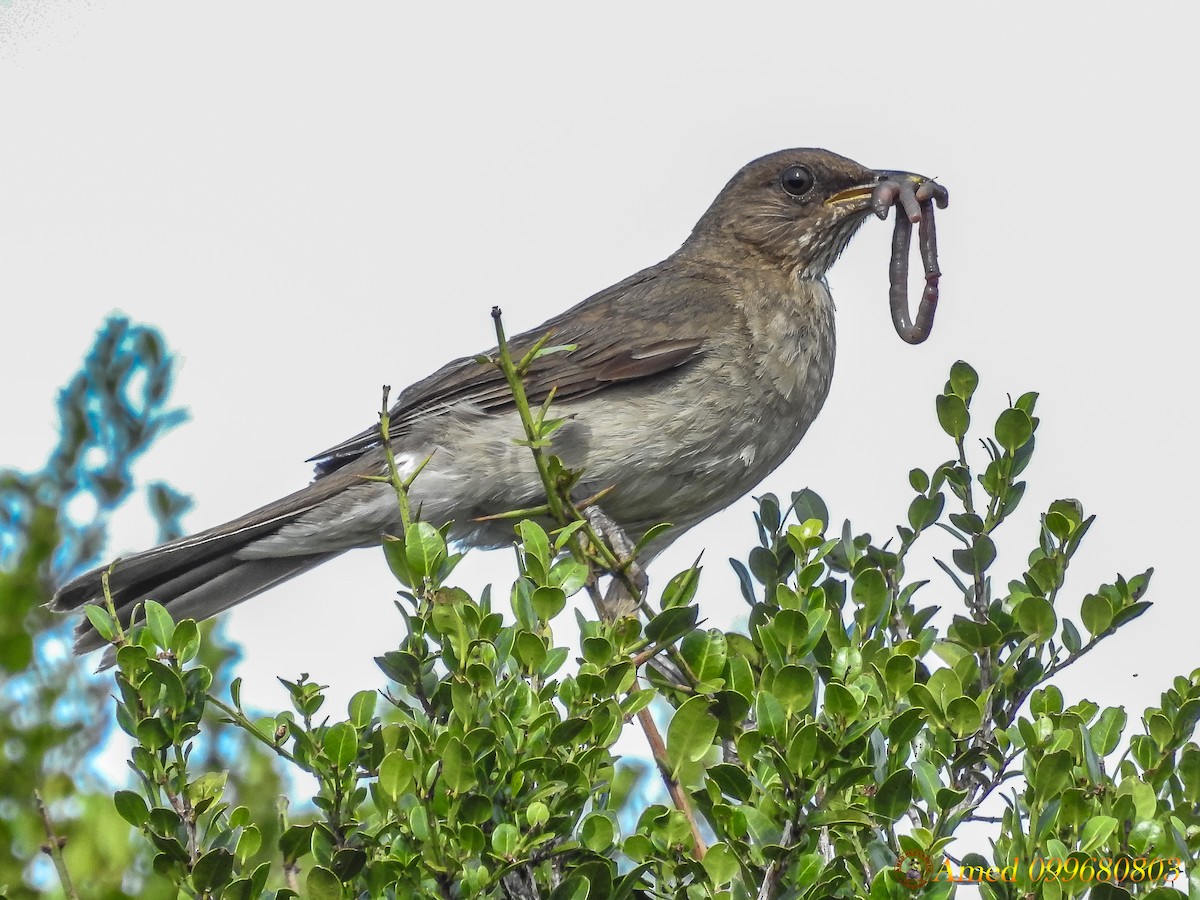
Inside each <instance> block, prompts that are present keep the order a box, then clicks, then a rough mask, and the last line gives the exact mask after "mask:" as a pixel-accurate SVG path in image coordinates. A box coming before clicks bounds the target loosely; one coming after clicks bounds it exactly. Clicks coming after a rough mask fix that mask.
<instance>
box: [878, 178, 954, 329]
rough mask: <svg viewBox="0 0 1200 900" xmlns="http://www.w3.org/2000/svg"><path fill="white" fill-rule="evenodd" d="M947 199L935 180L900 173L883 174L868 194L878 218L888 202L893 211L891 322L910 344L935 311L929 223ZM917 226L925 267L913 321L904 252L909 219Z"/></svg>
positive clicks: (934, 254)
mask: <svg viewBox="0 0 1200 900" xmlns="http://www.w3.org/2000/svg"><path fill="white" fill-rule="evenodd" d="M949 202H950V194H949V192H948V191H947V190H946V189H945V188H944V187H942V186H941V185H940V184H938V183H937V182H936V181H930V180H929V179H923V178H920V177H919V176H907V177H901V178H900V179H899V180H894V179H892V178H891V177H884V178H883V179H882V180H881V181H880V182H879V184H878V185H876V187H875V190H874V192H873V193H872V194H871V209H872V211H873V212H874V213H875V215H877V216H879V218H881V219H886V218H887V215H888V210H890V209H891V208H892V206H898V207H900V209H899V210H897V211H896V228H895V231H893V232H892V258H891V262H890V263H889V264H888V281H889V284H890V288H889V291H888V298H889V300H890V302H891V308H892V324H893V325H895V326H896V333H897V334H898V335H900V337H901V338H903V339H904V340H905V341H907V342H908V343H910V344H919V343H921V342H922V341H924V340H925V339H926V338H927V337H929V333H930V332H931V331H932V330H933V316H934V313H936V312H937V302H938V279H939V278H940V277H941V274H942V273H941V272H940V271H938V261H937V232H936V230H935V228H934V223H933V207H934V204H937V206H938V207H939V208H941V209H945V208H946V205H947V204H948V203H949ZM914 222H916V223H919V226H918V232H917V234H918V238H917V241H918V246H919V248H920V252H921V263H922V264H923V265H924V267H925V289H924V291H922V292H921V304H920V306H919V307H918V308H917V320H916V322H913V321H912V319H911V318H910V317H909V309H908V256H909V247H910V245H911V244H912V226H913V223H914Z"/></svg>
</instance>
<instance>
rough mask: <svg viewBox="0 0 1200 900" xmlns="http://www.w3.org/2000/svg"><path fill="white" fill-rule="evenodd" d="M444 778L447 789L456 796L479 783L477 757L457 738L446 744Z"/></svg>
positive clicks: (443, 762)
mask: <svg viewBox="0 0 1200 900" xmlns="http://www.w3.org/2000/svg"><path fill="white" fill-rule="evenodd" d="M442 778H443V779H445V782H446V785H447V787H449V789H450V790H451V791H453V792H454V793H456V794H462V793H465V792H467V791H469V790H470V789H471V788H473V787H474V786H475V784H476V782H477V779H476V777H475V757H474V756H473V755H472V754H471V752H470V751H469V750H468V749H467V747H466V745H465V744H464V743H463V742H462V741H461V740H459V739H458V738H456V737H451V738H450V740H449V741H447V742H446V749H445V750H444V751H443V753H442Z"/></svg>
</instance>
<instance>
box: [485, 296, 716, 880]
mask: <svg viewBox="0 0 1200 900" xmlns="http://www.w3.org/2000/svg"><path fill="white" fill-rule="evenodd" d="M492 319H493V320H494V321H495V323H496V345H497V349H498V352H497V358H496V359H495V360H493V363H494V364H495V365H496V366H497V367H498V368H499V369H500V371H501V372H502V373H503V374H504V378H505V381H507V382H508V387H509V390H510V391H511V393H512V397H513V402H514V404H515V405H516V407H517V414H518V415H519V416H520V419H521V425H522V427H523V429H524V431H525V438H526V441H527V443H528V446H529V449H530V452H531V453H532V454H533V460H534V465H535V466H536V467H537V471H538V476H539V477H540V479H541V482H542V485H543V487H545V489H546V504H547V506H548V508H549V512H550V515H551V516H552V517H553V518H554V519H555V520H556V521H557V522H558V523H559V524H560V525H563V526H566V525H570V524H572V523H573V522H582V523H583V524H582V525H581V526H579V531H580V532H582V533H583V534H584V535H585V536H586V538H587V541H588V542H589V543H590V544H591V549H592V550H593V552H594V553H595V555H596V556H597V557H599V562H600V564H601V565H602V566H603V567H604V568H606V569H607V570H608V571H609V572H611V573H612V574H613V577H614V578H620V579H621V580H622V582H624V583H625V587H626V589H628V590H629V591H630V595H631V596H632V597H633V598H634V599H635V600H636V601H637V602H638V604H639V605H642V604H643V600H642V596H641V591H640V590H638V588H637V585H635V584H634V582H633V579H632V578H631V577H630V575H629V572H628V569H629V563H630V560H619V559H618V558H617V556H616V554H615V553H614V552H613V551H612V549H611V548H610V547H609V546H608V544H607V543H606V542H605V541H604V540H603V539H602V538H601V537H600V535H599V534H597V532H596V530H595V529H594V528H593V527H592V524H591V522H589V521H588V519H587V517H586V516H584V515H582V513H581V512H580V511H579V508H578V507H577V506H575V505H574V504H573V503H571V502H570V500H569V499H567V498H564V497H563V496H562V494H561V493H560V491H559V485H557V484H556V483H555V479H554V476H553V473H552V472H551V471H550V460H549V459H548V458H547V456H546V453H545V452H544V444H545V438H544V437H543V435H542V434H541V431H540V426H541V424H542V422H543V421H544V418H545V415H546V413H547V412H548V410H549V402H548V401H547V403H545V404H543V405H542V406H541V408H540V409H539V417H538V418H536V419H535V417H534V414H533V412H532V410H531V409H530V406H529V397H528V395H527V394H526V393H525V384H524V382H523V381H522V378H523V376H524V375H525V372H526V371H527V370H528V367H529V365H530V364H531V363H532V362H533V360H534V359H536V358H537V355H538V353H539V351H540V350H541V349H542V347H543V346H544V345H545V343H546V341H547V340H548V339H549V335H546V337H544V338H542V339H541V340H540V341H538V342H537V343H535V344H534V345H533V347H532V348H531V349H530V350H529V351H528V352H527V353H526V354H525V356H524V357H523V358H522V359H521V361H520V362H519V363H516V364H514V363H513V361H512V356H511V355H510V353H509V349H508V341H507V338H506V337H505V334H504V325H503V323H502V322H501V319H500V308H499V307H493V308H492ZM586 556H587V554H586V553H585V557H586ZM589 562H590V559H589ZM587 590H588V593H589V595H590V596H591V598H592V602H593V603H594V604H595V605H596V609H597V612H599V613H601V614H603V609H604V605H603V600H602V598H601V597H600V594H599V588H598V587H597V586H596V583H595V580H594V579H592V580H589V583H588V585H587ZM637 718H638V723H639V724H640V725H641V727H642V731H643V732H645V734H646V740H647V742H648V743H649V745H650V751H651V753H652V754H653V756H654V760H655V762H656V763H657V765H658V769H659V772H660V773H661V774H662V778H663V781H664V783H665V784H666V787H667V792H668V793H669V794H670V795H671V800H672V802H673V803H674V804H675V807H676V808H677V809H678V810H679V811H680V812H682V813H683V815H684V817H685V818H686V819H687V821H688V825H689V827H690V828H691V831H692V838H693V840H694V841H695V856H696V859H703V858H704V854H705V852H706V850H707V846H706V844H705V842H704V836H703V835H702V834H701V832H700V826H699V823H698V822H697V821H696V813H695V810H694V809H693V808H692V803H691V801H690V800H689V799H688V796H687V793H686V791H684V789H683V786H682V785H681V784H680V783H679V781H678V780H677V779H675V778H674V777H673V776H672V775H671V771H670V766H669V765H668V762H667V745H666V743H665V742H664V741H663V737H662V733H661V732H660V731H659V730H658V725H657V724H655V722H654V717H653V716H652V715H651V714H650V711H649V710H648V709H642V710H641V711H639V712H638V715H637Z"/></svg>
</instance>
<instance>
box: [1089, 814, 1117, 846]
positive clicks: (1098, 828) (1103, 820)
mask: <svg viewBox="0 0 1200 900" xmlns="http://www.w3.org/2000/svg"><path fill="white" fill-rule="evenodd" d="M1118 824H1119V823H1118V822H1117V820H1116V819H1114V818H1113V817H1112V816H1092V817H1091V818H1090V819H1088V821H1087V823H1086V824H1085V825H1084V826H1083V834H1082V835H1080V838H1079V852H1080V853H1091V852H1093V851H1094V850H1097V849H1099V848H1100V847H1101V846H1102V845H1103V844H1104V842H1105V841H1107V840H1108V839H1109V837H1110V836H1111V835H1112V833H1113V832H1114V831H1116V830H1117V825H1118Z"/></svg>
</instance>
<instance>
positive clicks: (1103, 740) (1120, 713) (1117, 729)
mask: <svg viewBox="0 0 1200 900" xmlns="http://www.w3.org/2000/svg"><path fill="white" fill-rule="evenodd" d="M1128 721H1129V716H1128V715H1127V714H1126V713H1125V710H1124V709H1123V708H1122V707H1117V706H1110V707H1108V708H1107V709H1105V710H1104V712H1102V713H1100V718H1099V720H1097V722H1096V724H1095V725H1093V726H1092V729H1091V742H1092V749H1093V750H1094V751H1096V753H1097V755H1099V756H1102V757H1103V756H1108V754H1110V753H1112V752H1113V751H1114V750H1116V749H1117V745H1118V744H1119V743H1121V732H1123V731H1124V730H1125V725H1126V723H1127V722H1128Z"/></svg>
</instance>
